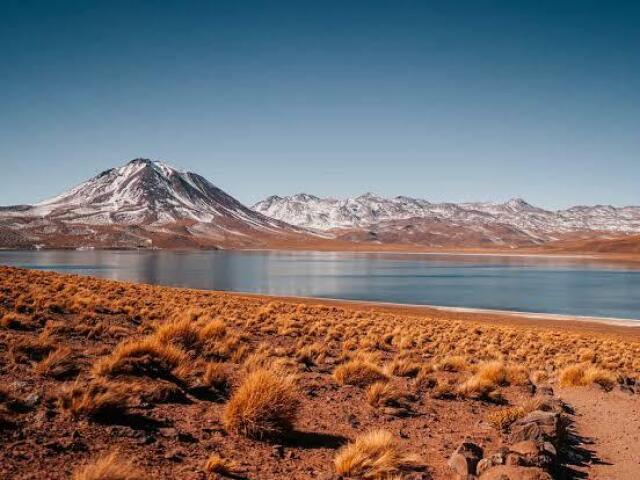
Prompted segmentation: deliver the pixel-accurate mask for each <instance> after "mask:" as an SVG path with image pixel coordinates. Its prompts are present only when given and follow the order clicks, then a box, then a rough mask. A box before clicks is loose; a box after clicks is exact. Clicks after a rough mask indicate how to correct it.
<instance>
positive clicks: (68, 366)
mask: <svg viewBox="0 0 640 480" xmlns="http://www.w3.org/2000/svg"><path fill="white" fill-rule="evenodd" d="M78 369H79V366H78V364H77V362H76V359H75V356H74V354H73V351H72V350H71V349H70V348H69V347H60V348H58V349H57V350H54V351H53V352H51V353H49V355H47V357H46V358H45V359H43V360H42V361H41V362H39V363H38V364H36V366H35V367H34V371H35V372H36V373H37V374H38V375H41V376H43V377H50V378H56V379H63V378H68V377H70V376H73V375H74V374H75V373H77V372H78Z"/></svg>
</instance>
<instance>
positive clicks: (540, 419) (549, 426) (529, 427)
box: [509, 410, 560, 443]
mask: <svg viewBox="0 0 640 480" xmlns="http://www.w3.org/2000/svg"><path fill="white" fill-rule="evenodd" d="M559 433H560V416H559V414H558V413H556V412H542V411H540V410H536V411H534V412H531V413H530V414H529V415H527V416H526V417H524V418H521V419H520V420H516V421H515V422H514V423H513V424H512V425H511V433H510V435H509V440H510V442H511V443H518V442H523V441H525V440H534V441H537V442H547V441H548V442H551V443H556V442H557V440H558V437H559Z"/></svg>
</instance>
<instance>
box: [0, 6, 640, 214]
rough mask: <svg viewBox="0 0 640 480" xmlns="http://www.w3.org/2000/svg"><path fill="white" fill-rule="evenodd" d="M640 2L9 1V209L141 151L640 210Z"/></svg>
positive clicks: (416, 191)
mask: <svg viewBox="0 0 640 480" xmlns="http://www.w3.org/2000/svg"><path fill="white" fill-rule="evenodd" d="M639 24H640V2H635V1H634V2H624V1H604V0H602V1H590V0H581V1H563V0H554V1H545V0H537V1H530V2H528V1H524V0H520V1H483V0H476V1H469V2H466V1H462V0H461V1H456V2H448V1H442V2H430V1H427V0H422V1H407V0H388V1H377V0H366V1H355V0H352V1H344V0H341V1H332V0H323V1H318V0H315V1H306V0H296V1H276V0H272V1H249V0H247V1H243V0H230V1H214V0H211V1H188V0H187V1H185V0H183V1H178V0H176V1H162V0H155V1H144V0H137V1H119V0H110V1H107V0H105V1H100V2H96V1H91V0H82V1H71V0H56V1H50V0H44V1H33V0H0V205H8V204H20V203H33V202H36V201H39V200H42V199H44V198H47V197H49V196H53V195H55V194H58V193H60V192H61V191H63V190H65V189H67V188H69V187H71V186H73V185H75V184H77V183H79V182H81V181H84V180H86V179H87V178H89V177H91V176H93V175H95V174H97V173H99V172H100V171H102V170H105V169H107V168H110V167H113V166H117V165H121V164H124V163H126V162H127V161H129V160H130V159H133V158H136V157H145V158H152V159H156V160H162V161H165V162H167V163H169V164H171V165H175V166H177V167H180V168H183V169H186V170H189V171H194V172H197V173H200V174H201V175H203V176H205V177H206V178H208V179H209V180H211V181H212V182H213V183H214V184H216V185H217V186H219V187H220V188H222V189H224V190H226V191H227V192H228V193H230V194H232V195H234V196H235V197H237V198H238V199H240V200H241V201H243V202H245V203H247V204H252V203H254V202H256V201H258V200H260V199H262V198H264V197H266V196H268V195H271V194H279V195H288V194H293V193H297V192H308V193H313V194H316V195H321V196H335V197H346V196H353V195H357V194H360V193H363V192H367V191H373V192H376V193H378V194H381V195H389V196H395V195H409V196H415V197H421V198H426V199H428V200H432V201H455V202H459V201H481V200H482V201H503V200H507V199H509V198H512V197H522V198H525V199H526V200H528V201H529V202H531V203H533V204H536V205H539V206H542V207H546V208H553V209H555V208H564V207H567V206H570V205H576V204H597V203H602V204H613V205H630V204H636V205H637V204H640V28H638V25H639Z"/></svg>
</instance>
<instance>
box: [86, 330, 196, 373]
mask: <svg viewBox="0 0 640 480" xmlns="http://www.w3.org/2000/svg"><path fill="white" fill-rule="evenodd" d="M186 363H188V357H187V355H186V354H185V353H184V352H183V351H182V350H180V349H179V348H177V347H175V346H173V345H171V344H165V343H162V342H161V341H160V340H158V339H157V338H155V337H147V338H143V339H141V340H133V341H130V342H127V343H121V344H119V345H118V346H117V347H116V348H115V350H114V351H113V353H111V355H109V356H107V357H104V358H102V359H100V360H99V361H98V362H96V363H95V364H94V367H93V373H94V375H97V376H108V377H115V376H118V375H134V376H135V375H137V376H148V377H163V376H167V375H169V374H170V372H171V371H172V370H173V369H175V368H177V367H179V366H183V365H185V364H186Z"/></svg>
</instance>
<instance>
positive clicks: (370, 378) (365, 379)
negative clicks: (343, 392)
mask: <svg viewBox="0 0 640 480" xmlns="http://www.w3.org/2000/svg"><path fill="white" fill-rule="evenodd" d="M333 378H334V379H335V380H336V381H337V382H338V383H340V384H342V385H356V386H359V387H366V386H367V385H371V384H372V383H375V382H379V381H386V380H388V379H389V376H388V375H387V374H386V373H384V371H382V369H381V368H380V367H378V366H377V365H375V364H373V363H371V362H368V361H366V360H361V359H354V360H350V361H348V362H347V363H343V364H342V365H340V366H339V367H338V368H336V369H335V370H334V372H333Z"/></svg>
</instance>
